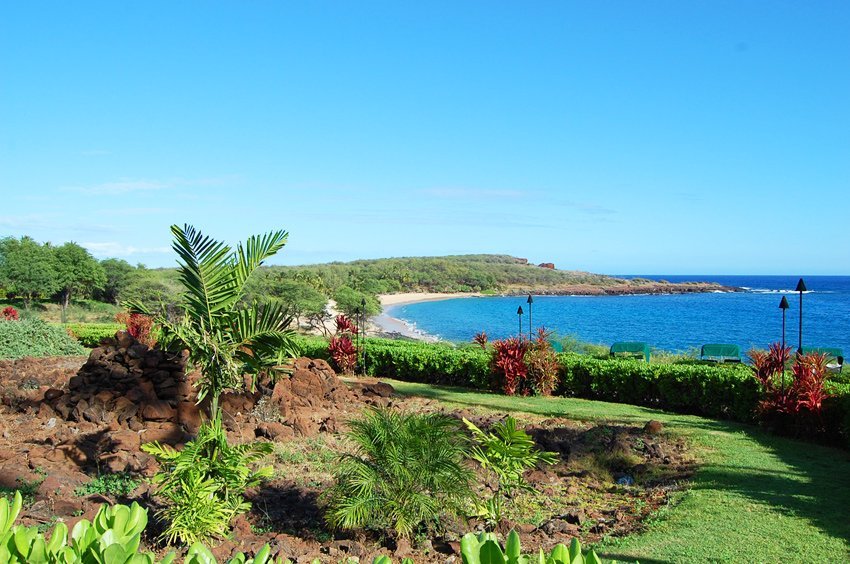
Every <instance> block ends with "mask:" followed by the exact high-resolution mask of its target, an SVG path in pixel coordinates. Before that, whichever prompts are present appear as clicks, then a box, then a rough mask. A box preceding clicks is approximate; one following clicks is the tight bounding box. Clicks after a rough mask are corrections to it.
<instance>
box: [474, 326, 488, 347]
mask: <svg viewBox="0 0 850 564" xmlns="http://www.w3.org/2000/svg"><path fill="white" fill-rule="evenodd" d="M472 341H473V342H474V343H475V344H476V345H478V346H479V347H481V348H482V349H484V350H487V333H485V332H484V331H481V332H480V333H476V334H475V336H474V337H472Z"/></svg>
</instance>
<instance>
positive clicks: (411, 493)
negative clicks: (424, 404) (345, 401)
mask: <svg viewBox="0 0 850 564" xmlns="http://www.w3.org/2000/svg"><path fill="white" fill-rule="evenodd" d="M349 426H350V431H349V432H348V438H349V439H351V440H352V441H353V442H354V444H355V446H356V449H357V452H356V453H355V454H346V455H343V456H342V457H341V459H340V462H339V465H338V467H337V469H336V472H335V478H336V484H335V485H334V487H333V488H331V489H330V490H328V493H327V494H326V495H327V498H328V512H327V514H326V515H327V520H328V522H329V524H330V525H331V526H333V527H337V528H342V529H354V528H371V529H379V530H384V529H393V530H395V532H396V534H397V535H399V536H400V537H408V536H410V534H411V533H413V532H414V531H415V530H416V529H417V527H419V526H421V525H427V524H431V523H434V522H435V521H436V520H437V519H438V518H439V517H440V515H441V514H444V513H447V514H450V513H456V512H458V511H459V510H460V509H461V508H462V506H463V505H464V503H468V501H469V497H470V495H471V489H470V485H469V484H470V480H471V479H472V472H471V471H470V470H469V469H468V468H467V467H466V466H465V465H464V459H465V458H466V445H467V440H466V438H465V436H464V434H463V433H462V432H461V430H460V427H459V425H458V423H457V421H455V420H453V419H451V418H449V417H446V416H444V415H439V414H405V413H400V412H398V411H393V410H386V409H385V410H378V409H372V410H369V411H367V412H366V414H365V415H364V416H363V418H362V419H357V420H354V421H351V422H350V424H349Z"/></svg>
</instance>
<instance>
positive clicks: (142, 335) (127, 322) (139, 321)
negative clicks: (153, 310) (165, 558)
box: [115, 312, 156, 347]
mask: <svg viewBox="0 0 850 564" xmlns="http://www.w3.org/2000/svg"><path fill="white" fill-rule="evenodd" d="M115 321H117V322H118V323H123V324H124V326H125V327H126V328H127V332H128V333H129V334H130V336H131V337H133V338H134V339H136V340H137V341H139V342H140V343H142V344H143V345H147V346H149V347H153V346H154V345H156V337H155V336H154V335H153V331H152V330H153V319H151V317H150V316H149V315H143V314H141V313H127V312H121V313H118V314H116V315H115Z"/></svg>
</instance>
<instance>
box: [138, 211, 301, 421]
mask: <svg viewBox="0 0 850 564" xmlns="http://www.w3.org/2000/svg"><path fill="white" fill-rule="evenodd" d="M171 232H172V234H173V235H174V242H173V244H172V248H173V249H174V250H175V251H176V252H177V254H178V256H179V257H180V261H179V267H178V276H179V279H180V281H181V283H182V284H183V287H184V289H185V300H184V302H185V303H184V304H183V305H182V306H181V309H182V310H183V311H182V313H183V315H182V316H181V317H180V319H174V318H173V316H169V315H168V312H167V311H165V309H164V308H161V309H160V311H158V312H152V311H150V310H149V309H148V308H147V307H146V306H145V305H144V304H142V303H140V302H138V301H133V302H130V303H128V304H127V305H128V307H129V309H130V311H131V312H132V313H141V314H144V315H149V316H152V317H153V319H154V322H155V323H156V324H157V325H159V326H160V327H161V328H162V345H163V346H164V347H169V346H176V347H181V348H186V349H189V361H190V362H192V363H193V364H195V365H196V366H198V367H199V368H200V372H201V379H200V380H199V383H198V386H199V390H198V401H201V400H203V399H204V398H206V397H207V396H209V398H210V414H212V415H213V417H215V416H216V415H217V413H218V398H219V396H220V395H221V393H222V391H224V390H226V389H229V388H239V387H241V386H242V383H243V378H242V375H243V374H257V373H259V372H261V371H264V370H268V369H269V368H271V367H274V366H276V365H277V364H279V361H280V357H281V353H282V352H283V353H285V354H287V355H294V354H295V353H296V352H297V347H296V345H295V343H294V341H293V339H292V335H293V333H292V331H291V330H289V329H288V328H287V327H288V325H289V323H290V320H291V318H290V317H289V316H287V315H286V312H285V309H284V308H283V306H282V305H281V304H280V303H277V302H268V303H261V302H252V303H251V304H248V305H244V306H243V305H242V304H241V299H242V297H243V295H244V292H245V284H246V283H247V281H248V279H249V278H250V276H251V274H252V273H253V272H254V271H255V270H256V269H257V268H259V266H260V265H261V264H262V263H263V261H265V260H267V259H268V258H270V257H272V256H273V255H275V254H276V253H277V252H278V251H279V250H280V249H282V248H283V246H284V245H285V244H286V240H287V237H288V235H287V233H286V232H285V231H276V232H273V233H268V234H266V235H263V236H253V237H251V238H249V239H248V241H247V242H246V244H245V245H244V246H243V245H242V244H241V243H240V244H238V245H237V247H236V250H235V251H234V250H233V249H231V247H229V246H228V245H226V244H224V243H222V242H219V241H216V240H214V239H212V238H210V237H208V236H205V235H203V234H202V233H201V232H200V231H198V230H196V229H195V228H194V227H192V226H190V225H184V226H183V227H182V228H181V227H178V226H177V225H172V226H171Z"/></svg>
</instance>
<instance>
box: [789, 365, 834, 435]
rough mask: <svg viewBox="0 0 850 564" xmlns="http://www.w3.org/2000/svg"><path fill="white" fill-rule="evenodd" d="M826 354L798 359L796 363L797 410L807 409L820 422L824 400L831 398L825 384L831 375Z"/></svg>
mask: <svg viewBox="0 0 850 564" xmlns="http://www.w3.org/2000/svg"><path fill="white" fill-rule="evenodd" d="M826 359H827V356H826V355H825V354H817V353H812V354H807V355H803V356H798V357H797V362H795V363H794V388H795V390H794V391H795V398H794V399H795V400H796V402H797V405H796V408H797V410H798V411H799V410H800V409H805V410H806V411H808V412H809V413H811V414H812V415H814V416H815V417H817V418H818V421H820V416H821V408H822V406H823V400H825V399H826V398H828V397H829V394H828V393H826V390H824V389H823V382H824V380H826V377H827V375H828V374H829V372H828V370H827V368H826V362H827V360H826Z"/></svg>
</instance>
